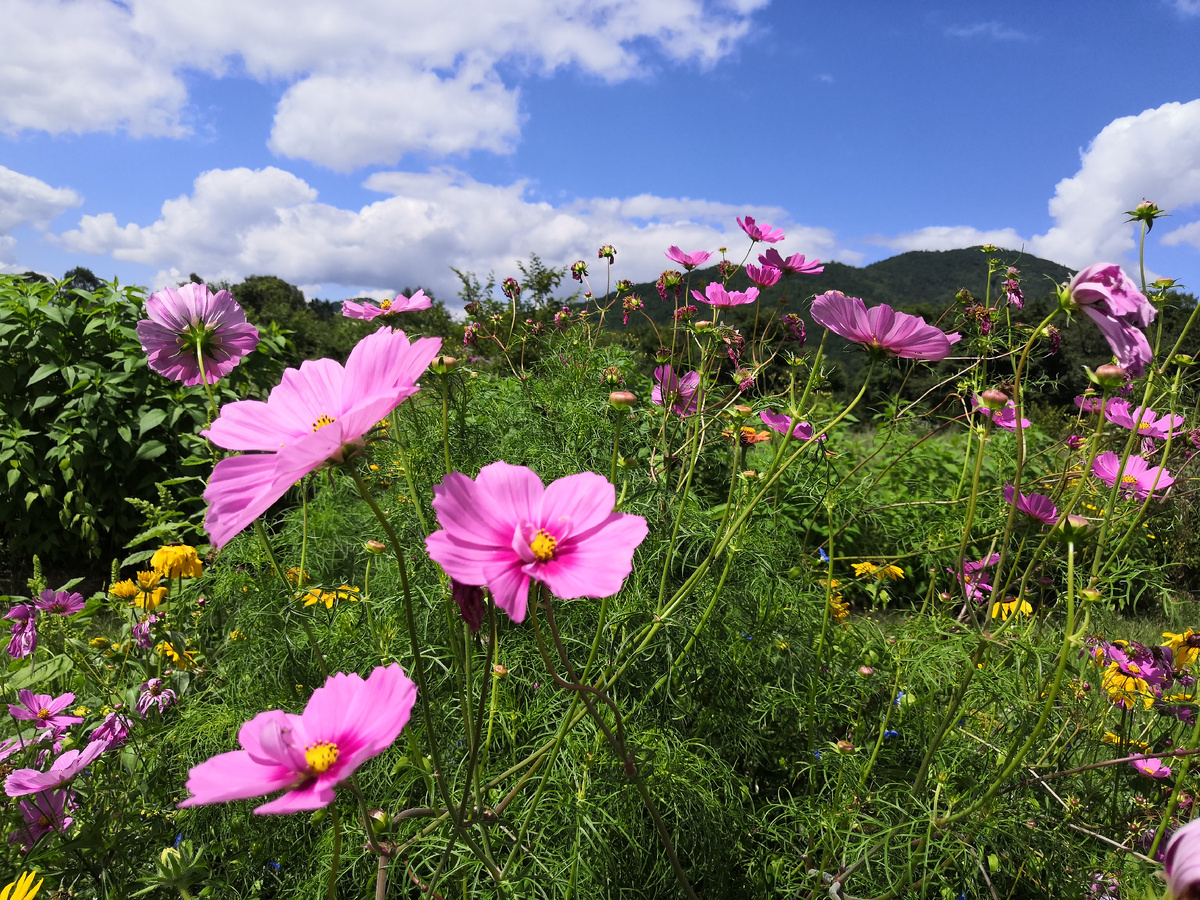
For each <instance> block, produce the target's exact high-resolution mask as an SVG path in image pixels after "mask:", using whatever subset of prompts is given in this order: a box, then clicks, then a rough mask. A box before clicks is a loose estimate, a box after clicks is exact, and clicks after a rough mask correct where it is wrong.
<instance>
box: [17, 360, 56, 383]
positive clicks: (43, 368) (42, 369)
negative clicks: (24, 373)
mask: <svg viewBox="0 0 1200 900" xmlns="http://www.w3.org/2000/svg"><path fill="white" fill-rule="evenodd" d="M58 369H59V366H58V364H57V363H42V364H41V365H40V366H38V367H37V369H36V370H35V371H34V373H33V374H32V375H31V376H29V380H28V381H27V382H25V384H26V386H27V387H28V386H32V385H35V384H37V383H38V382H39V381H42V380H43V379H46V378H49V377H50V376H51V375H53V374H54V373H55V372H57V371H58Z"/></svg>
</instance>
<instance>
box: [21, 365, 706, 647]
mask: <svg viewBox="0 0 1200 900" xmlns="http://www.w3.org/2000/svg"><path fill="white" fill-rule="evenodd" d="M696 377H697V380H699V376H696ZM4 618H6V619H12V620H13V623H12V638H11V639H9V642H8V655H9V656H11V657H12V658H13V659H23V658H25V657H26V656H29V654H31V653H33V651H34V650H36V649H37V607H35V606H34V605H33V604H32V603H18V604H16V605H15V606H13V608H12V609H10V610H9V611H8V612H6V613H5V614H4Z"/></svg>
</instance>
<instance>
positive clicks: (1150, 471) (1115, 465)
mask: <svg viewBox="0 0 1200 900" xmlns="http://www.w3.org/2000/svg"><path fill="white" fill-rule="evenodd" d="M1092 474H1093V475H1095V476H1096V477H1097V478H1099V479H1100V480H1101V481H1103V482H1104V483H1105V484H1107V485H1108V486H1109V487H1112V486H1113V485H1115V484H1117V483H1118V482H1120V485H1121V492H1122V493H1123V494H1124V495H1125V496H1126V497H1134V496H1136V497H1137V498H1138V499H1140V500H1144V499H1146V498H1147V497H1149V496H1150V495H1151V494H1152V493H1154V492H1155V491H1159V492H1161V491H1165V490H1166V489H1167V488H1169V487H1170V486H1171V485H1173V484H1174V483H1175V479H1174V478H1173V477H1172V476H1171V473H1170V472H1168V471H1167V470H1166V469H1164V468H1162V467H1161V466H1152V465H1150V464H1149V463H1148V462H1146V460H1144V459H1142V458H1141V457H1140V456H1131V457H1129V459H1127V460H1125V467H1124V468H1122V467H1121V457H1120V456H1118V455H1117V454H1116V453H1113V452H1112V451H1111V450H1109V451H1107V452H1105V453H1101V454H1100V455H1099V456H1097V457H1096V461H1095V462H1093V463H1092Z"/></svg>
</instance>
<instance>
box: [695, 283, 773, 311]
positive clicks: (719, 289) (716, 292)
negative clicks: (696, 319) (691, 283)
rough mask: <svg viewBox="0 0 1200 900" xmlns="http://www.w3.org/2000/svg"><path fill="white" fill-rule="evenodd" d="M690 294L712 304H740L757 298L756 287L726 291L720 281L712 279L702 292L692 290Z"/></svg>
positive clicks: (723, 305) (751, 301) (724, 305)
mask: <svg viewBox="0 0 1200 900" xmlns="http://www.w3.org/2000/svg"><path fill="white" fill-rule="evenodd" d="M692 296H693V297H695V298H696V299H697V300H699V301H700V302H701V303H708V304H711V305H712V306H717V307H728V306H741V305H742V304H744V303H753V302H754V301H755V300H757V299H758V288H756V287H752V288H746V290H745V291H727V290H725V286H724V285H723V284H721V282H719V281H712V282H709V284H708V286H707V287H706V288H705V289H704V293H703V294H701V293H700V292H699V291H692Z"/></svg>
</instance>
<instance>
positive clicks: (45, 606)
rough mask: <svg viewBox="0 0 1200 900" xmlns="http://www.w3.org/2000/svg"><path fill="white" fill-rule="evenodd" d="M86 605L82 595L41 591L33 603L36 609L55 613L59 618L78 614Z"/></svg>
mask: <svg viewBox="0 0 1200 900" xmlns="http://www.w3.org/2000/svg"><path fill="white" fill-rule="evenodd" d="M85 605H86V604H85V603H84V602H83V595H82V594H76V593H73V592H72V593H67V592H66V591H49V590H46V591H42V592H41V593H40V594H38V599H37V601H36V602H35V603H34V606H36V607H37V608H38V609H41V610H45V611H46V612H52V613H57V614H58V615H60V616H71V615H74V614H75V613H77V612H79V611H80V610H81V609H83V607H84V606H85Z"/></svg>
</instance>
